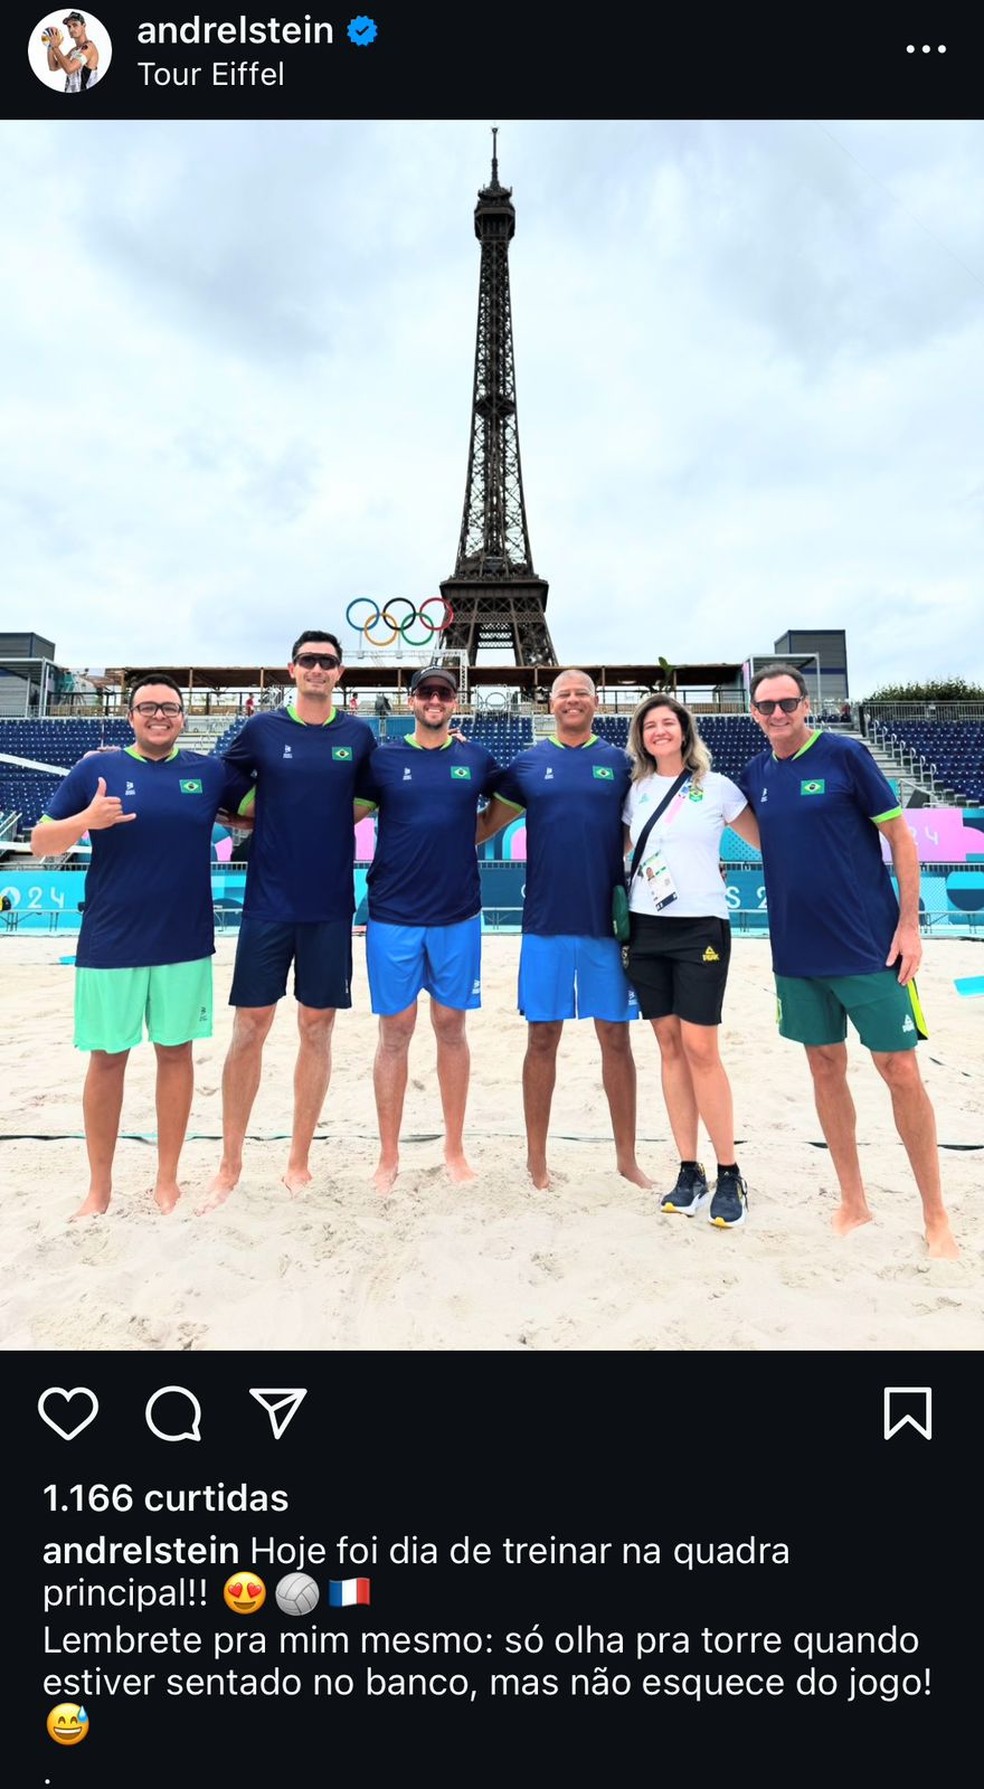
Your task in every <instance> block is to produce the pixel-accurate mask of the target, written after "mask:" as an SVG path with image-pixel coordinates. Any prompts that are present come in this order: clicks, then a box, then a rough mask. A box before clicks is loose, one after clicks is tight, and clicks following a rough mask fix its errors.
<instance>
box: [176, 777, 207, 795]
mask: <svg viewBox="0 0 984 1789" xmlns="http://www.w3.org/2000/svg"><path fill="white" fill-rule="evenodd" d="M178 788H179V789H180V790H181V793H182V795H200V794H201V792H202V779H201V777H200V776H196V777H188V778H187V780H185V779H184V778H182V780H181V782H180V783H179V784H178Z"/></svg>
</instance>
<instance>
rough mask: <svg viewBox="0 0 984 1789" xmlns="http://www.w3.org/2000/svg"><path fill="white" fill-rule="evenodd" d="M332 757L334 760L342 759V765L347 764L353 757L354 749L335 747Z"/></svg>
mask: <svg viewBox="0 0 984 1789" xmlns="http://www.w3.org/2000/svg"><path fill="white" fill-rule="evenodd" d="M331 755H332V757H333V758H338V759H340V760H341V762H342V763H347V762H348V760H349V759H350V758H351V756H352V747H351V746H350V745H333V746H332V748H331Z"/></svg>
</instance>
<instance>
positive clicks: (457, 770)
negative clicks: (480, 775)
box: [451, 764, 471, 783]
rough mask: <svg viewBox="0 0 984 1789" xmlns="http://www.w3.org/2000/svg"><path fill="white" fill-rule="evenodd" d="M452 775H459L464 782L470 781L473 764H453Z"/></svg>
mask: <svg viewBox="0 0 984 1789" xmlns="http://www.w3.org/2000/svg"><path fill="white" fill-rule="evenodd" d="M451 775H452V776H453V777H459V778H460V779H461V781H462V782H466V783H470V782H471V765H470V764H452V766H451Z"/></svg>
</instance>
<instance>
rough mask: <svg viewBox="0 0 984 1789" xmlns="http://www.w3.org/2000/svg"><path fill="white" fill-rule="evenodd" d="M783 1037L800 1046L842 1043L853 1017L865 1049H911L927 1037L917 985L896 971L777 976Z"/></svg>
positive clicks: (884, 1051)
mask: <svg viewBox="0 0 984 1789" xmlns="http://www.w3.org/2000/svg"><path fill="white" fill-rule="evenodd" d="M776 994H777V996H778V1000H777V1005H778V1009H779V1010H778V1015H777V1016H778V1020H779V1034H780V1036H781V1037H789V1038H792V1040H793V1042H794V1043H797V1044H808V1045H809V1044H842V1043H843V1042H844V1039H845V1038H846V1036H847V1021H848V1019H850V1021H851V1024H852V1025H853V1026H854V1029H855V1031H856V1032H857V1034H858V1036H859V1038H860V1039H861V1042H862V1043H863V1044H864V1047H865V1049H866V1050H874V1051H877V1052H878V1053H879V1054H880V1055H882V1054H890V1053H891V1052H892V1051H895V1050H912V1049H914V1048H915V1046H916V1044H917V1043H918V1042H919V1040H920V1038H922V1037H928V1036H929V1033H928V1031H927V1030H926V1021H925V1019H924V1018H923V1010H922V1007H921V1006H920V1004H919V994H918V992H917V989H916V984H915V982H914V981H910V982H908V983H907V984H906V986H905V987H902V985H901V984H900V982H899V978H898V975H897V974H896V971H895V970H894V969H879V970H874V971H873V972H872V973H871V974H870V975H830V976H810V977H803V976H797V975H777V976H776Z"/></svg>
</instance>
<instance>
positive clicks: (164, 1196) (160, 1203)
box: [154, 1180, 181, 1217]
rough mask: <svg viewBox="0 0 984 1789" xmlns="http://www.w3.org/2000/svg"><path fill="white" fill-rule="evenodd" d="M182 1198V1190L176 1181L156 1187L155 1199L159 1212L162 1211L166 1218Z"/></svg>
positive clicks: (164, 1182) (160, 1183) (159, 1183)
mask: <svg viewBox="0 0 984 1789" xmlns="http://www.w3.org/2000/svg"><path fill="white" fill-rule="evenodd" d="M180 1197H181V1188H180V1187H179V1185H178V1183H177V1181H176V1180H165V1181H163V1182H158V1184H157V1185H155V1187H154V1198H155V1199H156V1201H157V1207H158V1210H159V1211H161V1212H162V1213H163V1214H164V1216H165V1217H166V1216H167V1214H168V1212H169V1211H173V1210H174V1207H175V1206H176V1205H177V1203H178V1200H179V1199H180Z"/></svg>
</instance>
